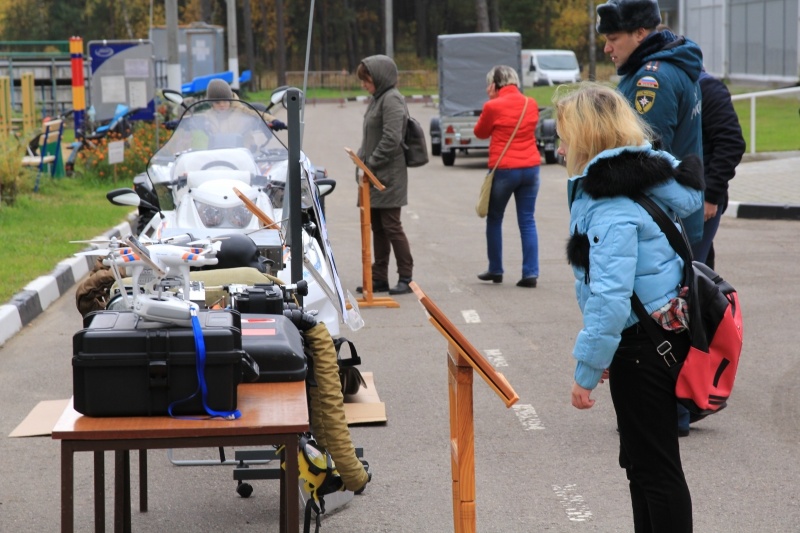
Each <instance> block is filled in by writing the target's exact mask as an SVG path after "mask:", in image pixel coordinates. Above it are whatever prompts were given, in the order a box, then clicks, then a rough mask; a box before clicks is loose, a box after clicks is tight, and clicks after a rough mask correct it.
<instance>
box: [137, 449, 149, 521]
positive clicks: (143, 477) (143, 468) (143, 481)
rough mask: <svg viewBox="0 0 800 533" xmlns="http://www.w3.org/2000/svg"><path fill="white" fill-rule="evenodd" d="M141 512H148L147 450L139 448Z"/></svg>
mask: <svg viewBox="0 0 800 533" xmlns="http://www.w3.org/2000/svg"><path fill="white" fill-rule="evenodd" d="M139 512H142V513H146V512H147V450H139Z"/></svg>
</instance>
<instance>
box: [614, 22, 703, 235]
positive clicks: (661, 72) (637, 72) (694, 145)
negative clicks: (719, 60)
mask: <svg viewBox="0 0 800 533" xmlns="http://www.w3.org/2000/svg"><path fill="white" fill-rule="evenodd" d="M702 70H703V52H702V51H701V50H700V47H699V46H697V44H695V43H694V42H692V41H690V40H689V39H686V38H685V37H677V36H676V35H675V34H673V33H672V32H670V31H668V30H665V31H661V32H654V33H651V34H650V35H649V36H648V37H647V38H646V39H645V40H644V41H642V43H641V44H640V45H639V47H638V48H637V49H636V50H634V52H633V53H632V54H631V56H630V57H629V58H628V61H627V62H626V63H625V64H624V65H622V66H621V67H620V68H619V69H618V70H617V74H619V75H620V76H622V79H621V80H620V82H619V85H618V87H617V88H618V89H619V91H620V92H621V93H622V94H624V95H625V97H626V98H628V100H629V101H630V102H631V105H632V106H633V107H634V109H636V111H638V112H639V114H640V115H641V116H642V118H643V119H644V120H645V121H646V122H647V123H648V124H649V125H650V127H651V128H653V129H654V130H655V133H656V135H657V139H655V143H654V145H655V147H656V148H658V149H660V150H664V151H666V152H669V153H670V154H672V155H674V156H675V157H677V158H678V159H684V158H685V157H686V156H689V155H696V156H697V157H698V158H702V156H703V140H702V117H701V114H702V97H701V93H700V84H699V83H698V79H699V77H700V72H702ZM683 222H684V225H685V226H686V234H687V236H688V237H689V240H690V242H692V243H694V242H699V241H700V239H702V237H703V208H702V206H701V208H700V210H699V211H698V212H697V213H692V214H691V215H689V216H688V217H686V218H684V219H683Z"/></svg>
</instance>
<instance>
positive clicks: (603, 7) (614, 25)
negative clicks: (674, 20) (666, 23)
mask: <svg viewBox="0 0 800 533" xmlns="http://www.w3.org/2000/svg"><path fill="white" fill-rule="evenodd" d="M659 24H661V13H660V12H659V9H658V2H657V1H656V0H608V1H607V2H606V3H605V4H600V5H599V6H597V33H616V32H618V31H626V32H632V31H634V30H636V29H638V28H646V29H651V28H655V27H656V26H658V25H659Z"/></svg>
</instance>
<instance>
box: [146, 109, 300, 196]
mask: <svg viewBox="0 0 800 533" xmlns="http://www.w3.org/2000/svg"><path fill="white" fill-rule="evenodd" d="M288 156H289V154H288V150H287V149H286V146H285V145H284V144H283V143H282V142H281V141H280V139H278V137H276V136H275V135H274V134H273V133H272V130H270V128H269V126H267V123H266V121H265V120H264V118H263V116H262V114H261V113H260V112H259V111H257V110H256V109H255V108H254V107H252V106H251V105H250V104H248V103H247V102H242V101H240V100H201V101H198V102H195V103H194V104H192V105H190V106H189V107H188V108H187V109H186V110H185V111H184V113H183V115H182V116H181V118H180V120H179V121H178V123H177V126H176V127H175V130H174V131H173V132H172V135H171V136H170V138H169V140H168V141H167V142H166V143H164V145H163V146H162V147H161V148H160V149H159V150H158V151H157V152H156V153H155V154H153V156H152V157H151V158H150V162H149V163H148V166H147V175H148V177H149V178H150V181H151V183H152V184H153V188H154V189H155V190H156V192H157V194H158V197H159V201H161V202H163V203H162V205H164V203H166V204H167V205H169V204H170V203H172V198H171V196H172V192H173V189H174V188H175V187H176V186H177V187H178V188H180V186H181V183H180V180H181V179H185V177H186V175H187V173H188V172H195V171H206V170H222V169H229V170H231V171H241V172H246V173H249V174H252V175H260V174H262V173H263V170H264V167H265V166H269V165H271V164H273V163H274V162H276V161H285V160H286V159H287V158H288Z"/></svg>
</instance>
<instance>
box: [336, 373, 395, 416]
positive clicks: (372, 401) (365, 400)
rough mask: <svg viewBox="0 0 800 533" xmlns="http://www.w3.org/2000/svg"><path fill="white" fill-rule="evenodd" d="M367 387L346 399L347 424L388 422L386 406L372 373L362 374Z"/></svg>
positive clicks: (345, 413)
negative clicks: (379, 394) (379, 395)
mask: <svg viewBox="0 0 800 533" xmlns="http://www.w3.org/2000/svg"><path fill="white" fill-rule="evenodd" d="M361 375H362V376H364V381H366V383H367V387H366V388H364V387H361V388H360V389H359V391H358V393H357V394H352V395H348V396H345V397H344V415H345V417H346V418H347V424H348V425H349V426H353V425H355V424H374V423H378V422H386V404H384V403H383V402H382V401H381V399H380V397H378V389H376V388H375V380H374V379H373V376H372V372H362V373H361Z"/></svg>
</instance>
